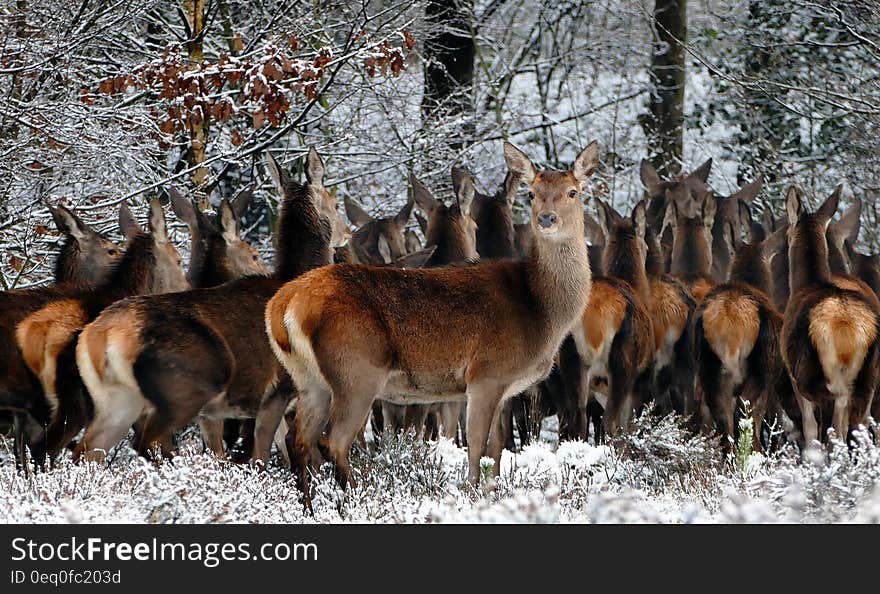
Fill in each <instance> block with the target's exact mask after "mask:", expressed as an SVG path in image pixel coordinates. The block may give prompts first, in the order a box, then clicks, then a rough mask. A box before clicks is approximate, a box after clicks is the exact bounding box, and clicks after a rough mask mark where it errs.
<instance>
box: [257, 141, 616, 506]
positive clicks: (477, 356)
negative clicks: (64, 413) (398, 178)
mask: <svg viewBox="0 0 880 594" xmlns="http://www.w3.org/2000/svg"><path fill="white" fill-rule="evenodd" d="M598 152H599V151H598V145H597V144H596V143H595V142H594V143H592V144H590V146H588V147H587V148H586V149H584V150H583V151H582V152H581V153H580V154H579V155H578V157H577V159H576V160H575V163H574V167H573V168H572V170H570V171H547V170H538V169H537V168H535V166H534V165H533V164H532V162H531V161H530V160H529V159H528V157H526V155H525V154H524V153H522V151H520V150H519V149H517V148H515V147H514V146H512V145H510V144H507V143H505V147H504V154H505V159H506V161H507V166H508V169H509V170H510V171H512V172H513V173H514V174H516V175H518V176H519V177H520V179H522V180H523V182H524V183H526V184H527V185H528V187H529V196H530V199H531V209H532V215H531V221H532V226H533V228H534V231H535V237H534V246H533V250H532V254H531V256H530V257H529V258H528V259H526V260H524V261H489V262H481V263H479V264H474V265H471V266H464V267H445V268H439V269H422V270H397V269H394V268H376V267H368V266H357V265H349V264H341V265H337V266H331V267H326V268H322V269H319V270H314V271H311V272H309V273H307V274H304V275H303V276H302V277H300V278H298V279H296V280H294V281H293V282H291V283H288V284H287V285H285V286H284V288H282V289H281V290H280V291H279V292H278V293H277V294H276V295H275V296H274V297H273V298H272V300H271V301H270V302H269V305H268V307H267V308H266V327H267V331H268V334H269V337H270V342H271V344H272V348H273V350H274V352H275V354H276V355H277V356H278V358H279V360H281V361H282V362H283V363H284V366H285V368H286V369H287V370H288V371H289V372H290V373H291V375H292V377H293V378H294V382H295V384H296V386H297V387H298V388H299V390H300V395H299V398H298V401H297V412H296V425H295V427H294V428H293V438H294V440H295V448H294V450H295V451H294V453H295V456H294V460H293V467H294V468H295V469H296V471H297V474H298V476H299V479H300V482H301V486H302V487H303V490H304V493H305V495H306V499H305V503H306V505H307V506H308V505H310V499H309V496H308V493H309V488H308V480H309V475H308V468H309V466H310V465H312V464H316V463H319V462H320V459H312V456H314V454H315V452H317V451H318V447H317V446H318V445H319V443H320V445H321V446H322V450H323V451H324V452H326V454H327V456H329V458H330V460H332V461H333V462H334V463H335V464H336V469H337V479H338V480H339V482H340V483H341V484H343V485H345V484H347V483H350V482H351V481H352V478H351V471H350V466H349V461H348V455H349V449H350V447H351V443H352V441H353V439H354V437H355V435H356V433H357V431H358V430H359V429H360V427H362V426H363V425H364V422H365V420H366V417H367V414H368V413H369V411H370V405H371V404H372V402H373V400H374V399H375V398H376V397H377V396H378V395H380V394H382V395H383V397H384V396H385V395H387V394H399V395H401V396H403V397H409V398H412V400H413V401H416V402H418V401H423V402H424V401H427V402H432V401H437V399H438V398H440V399H443V400H461V399H464V398H466V399H467V401H468V407H467V433H468V462H469V472H468V475H469V479H470V481H471V482H472V483H476V482H477V481H478V479H479V476H480V468H479V462H480V458H481V457H482V456H483V454H484V452H486V451H487V442H490V443H489V447H488V451H489V455H491V456H492V457H493V458H494V459H495V462H496V464H495V470H496V472H497V471H498V470H499V460H500V456H501V449H502V446H503V444H502V443H501V440H500V435H499V433H498V432H497V431H493V432H492V433H493V434H492V439H491V440H489V437H490V435H489V433H490V427H492V426H493V424H494V421H495V417H496V414H497V411H498V409H499V404H500V403H501V402H502V401H503V400H504V399H505V398H508V397H510V396H513V395H515V394H518V393H520V392H522V391H523V390H524V389H525V388H527V387H529V386H531V385H533V384H534V383H536V382H537V381H539V380H540V379H542V378H543V377H545V376H546V375H547V374H548V373H549V371H550V368H551V367H552V365H553V359H554V357H555V355H556V352H557V350H558V349H559V345H560V343H561V342H562V340H563V339H564V338H565V336H566V334H568V331H569V328H571V326H572V325H573V324H574V323H575V321H576V320H577V319H578V318H579V317H580V315H581V313H582V312H583V309H584V306H585V305H586V302H587V299H588V298H589V293H590V266H589V260H588V257H587V249H586V244H585V242H584V238H583V235H584V223H583V212H582V208H581V202H580V199H579V196H580V193H581V191H582V190H583V189H584V185H585V184H586V182H587V179H588V178H589V176H590V175H591V174H592V173H593V172H594V171H595V170H596V168H597V166H598V160H599V159H598ZM417 201H418V199H417ZM432 227H433V226H432V225H431V224H430V222H429V224H428V238H429V239H428V241H429V242H430V241H431V239H430V238H431V236H432ZM328 421H329V426H328V425H327V423H328ZM325 428H326V429H327V435H326V437H324V438H322V437H321V435H322V433H323V432H324V430H325Z"/></svg>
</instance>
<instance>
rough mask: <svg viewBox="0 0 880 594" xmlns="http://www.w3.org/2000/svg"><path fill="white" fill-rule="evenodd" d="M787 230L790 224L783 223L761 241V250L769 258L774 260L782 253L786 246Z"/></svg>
mask: <svg viewBox="0 0 880 594" xmlns="http://www.w3.org/2000/svg"><path fill="white" fill-rule="evenodd" d="M787 230H788V224H787V223H785V224H782V225H780V226H779V228H778V229H776V230H775V231H774V232H773V233H771V234H770V235H768V236H767V237H766V239H764V241H762V242H761V251H762V252H763V254H764V257H765V258H767V260H772V259H773V258H774V257H776V256H778V255H779V254H780V253H782V248H783V247H784V246H785V240H786V238H787V237H788V234H787V233H786V231H787Z"/></svg>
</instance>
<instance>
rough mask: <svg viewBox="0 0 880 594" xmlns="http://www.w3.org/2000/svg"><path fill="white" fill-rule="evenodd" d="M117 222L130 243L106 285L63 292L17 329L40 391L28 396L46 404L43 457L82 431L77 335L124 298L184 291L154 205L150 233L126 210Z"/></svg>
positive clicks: (160, 214)
mask: <svg viewBox="0 0 880 594" xmlns="http://www.w3.org/2000/svg"><path fill="white" fill-rule="evenodd" d="M121 208H122V210H121V213H120V220H121V221H122V226H123V231H124V232H125V234H126V236H127V237H128V238H129V240H128V246H127V248H126V251H125V254H124V255H123V257H122V258H121V259H120V260H119V262H118V263H117V264H116V265H115V266H114V268H113V270H112V271H111V272H110V273H109V275H108V276H107V278H106V280H105V281H104V282H103V283H102V284H100V285H97V286H95V287H94V288H90V289H85V290H73V291H67V292H65V293H64V294H63V295H59V296H58V297H57V298H55V299H53V300H50V301H49V302H47V303H46V304H45V305H43V307H41V308H40V309H38V310H36V311H34V312H33V313H32V314H30V315H29V316H28V317H26V318H25V319H24V320H22V321H21V322H20V323H19V324H18V327H17V328H16V340H17V342H18V347H19V350H20V351H21V355H22V358H23V359H24V362H25V364H26V365H27V367H28V369H29V370H30V371H31V373H33V375H34V376H35V377H36V378H38V380H39V384H40V390H38V391H35V392H34V393H32V394H31V395H30V398H31V399H32V400H33V401H35V402H38V401H45V402H46V403H47V404H48V408H49V412H50V414H49V418H48V420H47V421H48V422H47V423H46V424H45V425H44V426H43V427H42V431H41V432H40V433H39V434H38V435H37V436H33V435H32V436H31V441H33V440H34V439H39V440H41V441H42V442H43V443H42V444H41V445H42V447H43V448H45V449H44V451H46V452H48V453H49V455H50V456H51V457H54V456H55V455H56V454H57V453H58V451H59V450H60V448H61V447H63V446H64V445H65V444H66V443H67V442H68V441H70V439H72V438H73V436H74V435H76V433H77V432H78V431H79V429H80V428H81V427H82V424H83V422H84V420H85V415H86V414H87V407H88V404H87V403H85V402H83V395H82V393H81V383H80V380H79V375H78V373H77V371H76V366H75V365H74V364H73V359H72V355H73V352H74V349H75V347H76V342H77V340H78V336H79V332H80V330H81V329H82V328H83V326H85V325H86V324H87V323H88V322H89V321H91V320H93V319H94V318H95V317H97V316H98V314H99V313H100V312H101V311H102V310H103V309H104V308H105V307H107V306H108V305H110V304H111V303H113V302H115V301H118V300H119V299H122V298H125V297H127V296H129V295H139V294H142V293H157V292H166V291H176V290H181V289H184V288H186V287H187V286H188V284H187V282H186V279H185V278H184V275H183V270H182V268H181V263H180V254H179V253H178V252H177V249H176V248H175V247H174V244H172V243H171V241H170V240H169V239H168V235H167V232H166V224H165V213H164V211H163V210H162V206H161V204H160V203H159V201H158V200H157V199H153V200H152V201H151V203H150V219H149V226H150V233H149V234H146V233H143V232H141V231H140V228H139V227H138V226H137V223H135V222H134V220H133V218H132V217H131V214H130V213H129V212H128V207H126V206H125V205H124V204H123V205H122V207H121Z"/></svg>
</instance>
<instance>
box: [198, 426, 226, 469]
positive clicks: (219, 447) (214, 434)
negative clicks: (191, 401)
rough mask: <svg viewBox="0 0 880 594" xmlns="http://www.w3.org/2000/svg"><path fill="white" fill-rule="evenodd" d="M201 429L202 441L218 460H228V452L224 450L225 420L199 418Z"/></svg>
mask: <svg viewBox="0 0 880 594" xmlns="http://www.w3.org/2000/svg"><path fill="white" fill-rule="evenodd" d="M199 429H201V430H202V439H203V440H204V442H205V446H207V448H208V449H209V450H211V451H212V452H214V456H216V457H217V459H218V460H225V459H226V450H225V449H224V448H223V419H209V418H206V417H201V418H199Z"/></svg>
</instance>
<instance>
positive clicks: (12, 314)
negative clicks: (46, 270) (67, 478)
mask: <svg viewBox="0 0 880 594" xmlns="http://www.w3.org/2000/svg"><path fill="white" fill-rule="evenodd" d="M44 204H45V206H46V207H47V208H48V209H49V212H50V213H51V215H52V219H53V220H54V221H55V224H56V225H57V227H58V230H59V231H60V232H61V233H62V234H63V235H64V243H63V244H62V246H61V252H60V253H59V255H58V258H57V259H56V261H55V282H56V286H53V287H42V288H33V289H24V290H13V291H3V292H0V311H2V312H3V315H2V316H0V410H9V411H14V412H13V426H14V435H15V452H16V459H17V462H18V463H19V464H20V465H23V464H24V463H25V448H26V447H27V446H30V448H31V451H32V452H33V453H34V454H36V457H35V460H36V461H38V462H40V461H41V460H42V457H43V456H42V454H41V451H42V448H40V447H39V445H38V444H37V443H36V440H37V438H38V436H39V435H40V434H41V431H42V427H43V426H44V425H45V424H46V423H48V419H49V417H50V415H51V411H50V409H49V405H48V403H47V402H46V401H45V400H44V399H37V400H34V399H33V398H31V395H33V394H34V393H37V392H39V390H40V385H39V381H38V379H37V378H36V377H34V376H33V374H32V373H30V371H29V370H28V368H27V365H26V364H25V362H24V359H22V357H21V352H20V351H19V350H18V342H17V340H16V337H15V328H16V327H17V326H18V324H19V322H21V321H22V320H23V319H25V318H26V317H27V316H29V315H30V314H32V313H34V312H35V311H37V310H38V309H40V308H41V307H43V306H44V305H45V304H46V303H48V302H50V301H52V300H54V299H57V298H59V297H60V296H63V295H65V294H67V293H68V292H70V291H73V290H77V288H85V287H89V286H92V285H94V284H97V283H101V282H103V280H104V279H105V277H106V276H107V274H108V273H109V272H110V271H111V270H112V268H113V267H114V266H115V265H116V263H117V262H118V261H119V258H121V257H122V250H121V249H119V248H118V247H117V246H116V245H115V244H114V243H113V242H111V241H110V240H109V239H107V238H106V237H105V236H103V235H101V234H100V233H97V232H96V231H94V230H92V229H91V228H90V227H89V226H88V225H86V224H85V223H83V222H82V221H81V220H80V219H79V217H77V216H76V215H75V214H73V213H72V212H71V211H70V210H68V209H67V208H65V207H64V206H62V205H58V206H54V207H53V206H52V205H50V204H49V203H48V202H44ZM28 435H29V436H31V439H26V437H27V436H28Z"/></svg>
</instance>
